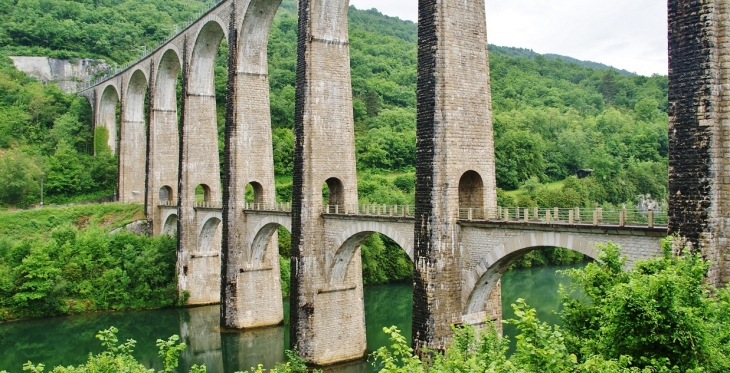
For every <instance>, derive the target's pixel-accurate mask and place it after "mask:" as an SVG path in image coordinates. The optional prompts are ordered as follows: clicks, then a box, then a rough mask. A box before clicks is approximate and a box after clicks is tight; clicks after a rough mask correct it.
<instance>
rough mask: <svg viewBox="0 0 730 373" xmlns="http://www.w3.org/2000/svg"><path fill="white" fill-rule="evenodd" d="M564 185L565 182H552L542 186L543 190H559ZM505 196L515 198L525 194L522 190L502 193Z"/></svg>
mask: <svg viewBox="0 0 730 373" xmlns="http://www.w3.org/2000/svg"><path fill="white" fill-rule="evenodd" d="M564 183H565V180H560V181H553V182H552V183H547V184H542V186H543V187H544V188H547V189H548V190H560V189H562V188H563V184H564ZM504 194H505V195H507V196H510V197H517V196H521V195H523V194H525V190H524V189H515V190H507V191H505V192H504Z"/></svg>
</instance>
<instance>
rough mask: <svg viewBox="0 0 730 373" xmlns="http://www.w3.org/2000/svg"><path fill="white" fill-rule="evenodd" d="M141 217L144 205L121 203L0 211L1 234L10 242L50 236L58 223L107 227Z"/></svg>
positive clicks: (114, 227) (84, 226)
mask: <svg viewBox="0 0 730 373" xmlns="http://www.w3.org/2000/svg"><path fill="white" fill-rule="evenodd" d="M140 219H144V206H142V205H131V204H121V203H106V204H96V205H79V206H71V207H44V208H41V209H36V210H23V211H3V212H0V237H2V238H6V239H10V240H13V241H16V240H23V239H28V238H30V239H36V238H37V239H43V240H46V239H48V237H50V234H51V230H53V228H55V227H58V226H61V225H69V224H70V225H73V226H75V227H77V228H79V229H83V228H86V227H88V226H90V225H96V226H99V227H102V228H105V229H108V230H113V229H116V228H119V227H123V226H124V225H126V224H129V223H131V222H132V221H135V220H140Z"/></svg>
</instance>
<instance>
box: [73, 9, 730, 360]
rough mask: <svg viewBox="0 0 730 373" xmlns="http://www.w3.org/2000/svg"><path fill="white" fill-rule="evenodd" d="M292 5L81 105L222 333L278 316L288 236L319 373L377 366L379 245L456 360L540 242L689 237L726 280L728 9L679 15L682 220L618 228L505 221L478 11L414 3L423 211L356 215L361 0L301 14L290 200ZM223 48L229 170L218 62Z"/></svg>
mask: <svg viewBox="0 0 730 373" xmlns="http://www.w3.org/2000/svg"><path fill="white" fill-rule="evenodd" d="M279 5H280V0H224V1H220V2H218V3H217V4H215V5H214V6H213V7H212V8H211V9H209V10H208V11H207V12H205V13H204V14H202V15H201V17H200V18H199V19H197V20H196V21H194V22H193V23H192V24H191V25H189V26H188V27H186V28H185V29H184V30H183V31H182V32H180V33H179V34H178V35H176V36H175V37H173V38H172V39H170V40H169V41H167V42H165V43H163V44H162V45H160V46H159V47H158V48H156V49H154V50H152V51H151V52H150V53H148V54H146V55H145V56H143V58H142V59H140V60H139V61H137V62H135V63H133V64H131V65H129V66H127V67H125V68H124V69H123V70H121V71H119V72H118V73H117V74H114V75H113V76H109V77H104V78H102V79H100V80H98V81H96V82H94V83H93V84H92V85H91V86H89V87H88V88H87V89H85V90H83V91H82V92H80V94H81V95H84V96H86V97H88V98H89V100H90V102H91V103H92V108H93V111H94V131H95V132H96V133H98V134H100V135H99V136H98V138H104V136H102V135H107V136H108V141H107V146H108V147H109V150H110V151H112V152H115V153H118V155H119V187H118V189H119V190H118V193H119V197H120V200H121V201H123V202H128V203H144V204H145V206H146V213H147V217H148V219H149V220H150V222H151V223H152V226H153V227H154V232H155V233H156V234H167V233H172V232H177V233H178V258H177V261H178V266H177V269H178V284H179V291H180V293H181V294H186V295H187V296H189V298H188V303H190V304H204V303H214V302H219V301H220V302H221V324H222V326H223V327H228V328H253V327H259V326H266V325H273V324H277V323H280V322H281V321H282V319H283V314H282V306H281V297H280V292H281V289H280V284H279V265H278V263H279V262H278V255H277V254H278V251H277V247H278V237H277V233H276V232H277V229H278V228H279V227H284V228H286V229H288V230H290V232H291V239H292V242H291V253H292V259H291V271H292V280H291V281H292V283H291V297H292V301H291V331H292V333H291V336H292V337H291V340H292V345H293V346H292V347H295V348H296V349H297V350H298V351H299V352H300V354H302V356H303V357H305V358H306V359H307V360H308V361H309V362H311V363H314V364H319V365H326V364H331V363H336V362H340V361H345V360H350V359H355V358H359V357H361V356H363V354H364V353H365V328H364V315H363V300H362V279H361V276H362V274H361V272H360V270H359V268H360V256H359V246H360V244H361V243H362V242H363V240H364V239H366V238H367V236H368V235H370V234H372V233H374V232H377V233H380V234H384V235H386V236H388V237H390V238H391V239H393V240H394V241H396V242H397V243H398V244H399V245H400V246H401V247H403V249H404V250H405V251H406V252H407V253H408V255H409V257H411V259H412V260H413V263H414V300H413V311H414V313H413V315H414V316H413V336H414V345H415V347H416V348H420V347H423V346H429V347H431V348H436V349H440V348H443V347H444V346H445V344H446V343H448V341H449V339H450V337H451V330H450V327H449V326H450V325H451V324H454V323H463V322H469V323H478V322H481V321H483V320H485V319H486V318H490V317H491V318H499V317H500V315H499V310H500V309H501V306H500V303H501V300H500V293H499V291H497V290H498V289H499V278H500V275H501V274H502V273H503V272H504V270H505V269H506V268H507V267H508V266H509V264H510V263H511V262H512V261H514V260H515V259H516V258H518V257H520V256H521V255H523V254H524V253H525V252H527V251H529V250H532V249H534V248H537V247H541V246H560V247H567V248H569V249H573V250H576V251H578V252H581V253H584V254H586V255H588V256H591V257H595V256H596V247H597V244H599V243H602V242H607V241H609V240H610V241H614V242H616V243H619V244H621V245H623V246H624V248H625V249H626V250H627V253H628V254H629V257H630V258H631V260H637V259H640V258H648V257H651V256H653V255H656V254H657V253H658V252H659V251H660V246H659V241H660V238H661V237H663V236H665V235H666V234H667V233H668V232H669V233H673V232H679V233H681V234H682V236H684V237H685V238H686V239H687V242H689V243H690V244H691V245H692V246H693V247H694V248H695V249H697V250H702V252H703V253H704V254H705V256H706V258H707V259H709V260H711V261H712V263H713V265H712V268H711V270H710V273H709V274H708V276H709V278H710V281H711V282H713V283H714V284H717V285H721V284H725V283H728V282H730V249H729V247H728V240H727V238H726V237H727V236H726V234H725V231H726V229H725V227H726V226H727V225H728V224H730V220H728V216H730V205H728V204H727V203H726V202H724V201H726V200H727V199H728V198H726V197H728V196H730V194H728V191H730V175H728V173H729V172H730V171H728V170H730V166H729V165H726V163H727V162H728V160H727V159H729V158H727V157H726V156H725V154H727V151H726V147H727V146H730V145H728V144H730V141H727V139H726V137H727V133H726V132H727V130H726V127H727V126H726V125H725V124H726V122H727V121H728V120H729V119H730V117H729V116H728V113H730V108H728V97H730V96H728V95H727V94H726V93H725V90H726V89H727V85H726V84H723V82H725V81H726V80H727V79H726V78H727V77H730V65H728V64H726V63H725V64H723V63H721V62H723V61H724V60H725V57H726V56H727V54H728V51H727V45H728V43H727V41H728V40H730V29H729V28H727V27H726V26H727V25H728V24H730V22H728V21H730V20H729V19H728V17H730V12H728V11H727V9H728V8H729V7H730V0H708V1H705V2H693V1H689V0H670V1H669V7H668V15H669V51H670V77H669V91H670V92H669V100H670V102H669V107H670V155H669V163H670V181H669V185H670V208H669V216H668V226H660V225H659V224H654V223H653V220H652V218H648V219H647V221H646V223H645V224H643V225H637V224H632V222H630V221H628V220H630V219H628V215H627V214H626V213H625V212H621V213H620V214H619V215H618V216H619V217H618V221H616V222H611V223H607V222H604V221H601V219H600V216H599V215H600V214H599V213H597V212H594V214H593V218H592V219H581V218H580V217H581V213H580V212H578V211H575V213H574V214H573V213H570V212H568V214H567V217H565V216H564V215H562V214H561V212H560V211H555V212H554V213H553V214H552V215H550V212H544V211H543V215H542V216H543V217H542V218H541V217H539V216H541V215H540V213H539V212H538V213H537V214H535V213H532V214H530V213H529V211H527V212H525V211H521V212H517V211H514V212H513V215H512V216H513V218H510V211H504V210H503V209H501V208H498V206H497V198H496V184H495V164H494V140H493V132H492V120H491V97H490V95H491V90H490V81H489V65H488V51H487V37H486V15H485V10H484V1H483V0H474V1H456V0H420V1H419V52H418V53H419V54H418V92H417V99H418V106H417V122H418V123H417V139H418V141H417V160H416V204H415V206H413V207H412V208H410V209H404V208H403V207H401V210H400V213H399V212H398V207H396V208H395V213H393V212H392V211H393V210H392V209H389V208H388V207H387V206H386V207H384V210H378V211H380V212H378V213H374V210H369V209H367V208H366V210H365V211H362V210H361V209H360V208H359V207H358V208H352V207H351V206H358V200H357V177H356V166H355V146H354V124H353V113H352V90H351V83H350V58H349V39H348V29H347V9H348V5H349V4H348V1H347V0H299V2H298V5H299V33H298V37H299V39H298V63H297V71H296V77H297V79H296V80H297V87H296V108H295V126H294V131H295V149H294V150H295V151H294V165H295V167H294V178H293V180H294V182H293V200H292V201H291V203H286V204H281V203H278V204H277V202H276V198H275V187H274V167H273V155H272V139H271V119H270V114H269V113H270V108H269V93H268V92H269V84H268V75H267V73H268V72H267V60H266V56H267V51H266V47H267V39H268V34H269V30H270V28H271V25H272V21H273V18H274V15H275V13H276V11H277V9H278V7H279ZM224 39H225V40H226V41H227V43H228V46H229V49H228V50H229V55H228V68H229V69H228V71H229V73H228V77H227V79H228V81H227V86H226V87H227V90H226V104H225V105H226V107H225V113H226V115H225V126H226V139H225V160H224V167H223V172H222V173H221V170H220V167H219V161H218V141H217V124H216V112H217V110H218V108H216V101H215V85H214V76H213V68H214V65H215V58H216V55H217V52H218V48H219V45H220V43H221V41H222V40H224ZM178 80H181V82H182V95H181V97H180V98H178V95H177V94H176V86H177V84H178ZM145 95H147V96H148V99H149V106H148V112H147V113H146V115H145ZM117 105H119V106H120V113H121V117H120V118H119V121H118V122H117V118H116V108H117ZM178 108H179V110H178ZM221 174H222V175H223V176H224V177H223V178H221ZM323 185H326V186H327V188H328V191H329V195H328V200H327V201H326V202H325V201H323V200H322V188H323ZM247 186H249V187H250V189H252V190H253V192H254V200H253V202H250V201H249V202H247V201H246V187H247ZM249 203H252V205H250V204H249ZM265 206H268V207H265ZM373 208H375V207H373ZM385 210H388V211H391V213H388V214H387V215H386V214H385V213H383V211H385ZM520 217H521V218H520Z"/></svg>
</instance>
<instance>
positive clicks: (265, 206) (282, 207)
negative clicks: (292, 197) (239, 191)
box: [243, 202, 291, 212]
mask: <svg viewBox="0 0 730 373" xmlns="http://www.w3.org/2000/svg"><path fill="white" fill-rule="evenodd" d="M243 209H244V210H249V211H284V212H287V211H291V202H282V203H254V202H246V204H245V205H244V206H243Z"/></svg>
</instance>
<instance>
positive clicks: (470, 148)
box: [413, 0, 501, 350]
mask: <svg viewBox="0 0 730 373" xmlns="http://www.w3.org/2000/svg"><path fill="white" fill-rule="evenodd" d="M418 12H419V15H418V19H419V22H418V27H419V30H418V34H419V35H418V104H417V106H418V108H417V112H418V113H417V120H418V123H417V129H416V136H417V149H416V224H415V232H414V234H415V247H414V248H415V250H414V253H415V258H414V262H415V273H414V289H413V345H414V347H415V348H416V349H417V350H418V349H420V348H422V347H428V348H430V349H436V350H442V349H444V348H445V347H446V345H447V344H448V342H449V341H450V338H451V335H452V332H451V328H450V325H451V324H458V323H462V322H463V321H464V320H462V316H463V315H464V308H465V304H464V302H463V300H462V299H461V296H460V294H461V293H462V287H463V281H462V272H461V268H463V266H464V263H465V260H467V259H468V258H469V257H468V254H469V252H470V251H471V250H473V249H474V248H473V247H470V246H467V245H465V244H463V243H461V242H460V235H461V231H460V227H459V226H458V225H457V221H458V219H459V212H460V211H459V210H460V209H461V208H466V209H476V210H477V211H480V212H481V213H482V214H485V215H484V217H489V214H491V213H493V211H495V210H496V207H497V200H496V191H497V188H496V182H495V166H494V140H493V135H492V117H491V115H492V113H491V88H490V82H489V63H488V61H489V58H488V52H487V27H486V16H485V10H484V1H483V0H478V1H451V0H420V1H419V6H418ZM498 296H499V294H497V293H495V295H494V296H493V299H492V303H493V304H494V308H493V309H492V311H493V313H492V315H490V317H492V318H494V319H497V320H499V319H501V301H498V300H497V299H498Z"/></svg>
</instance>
